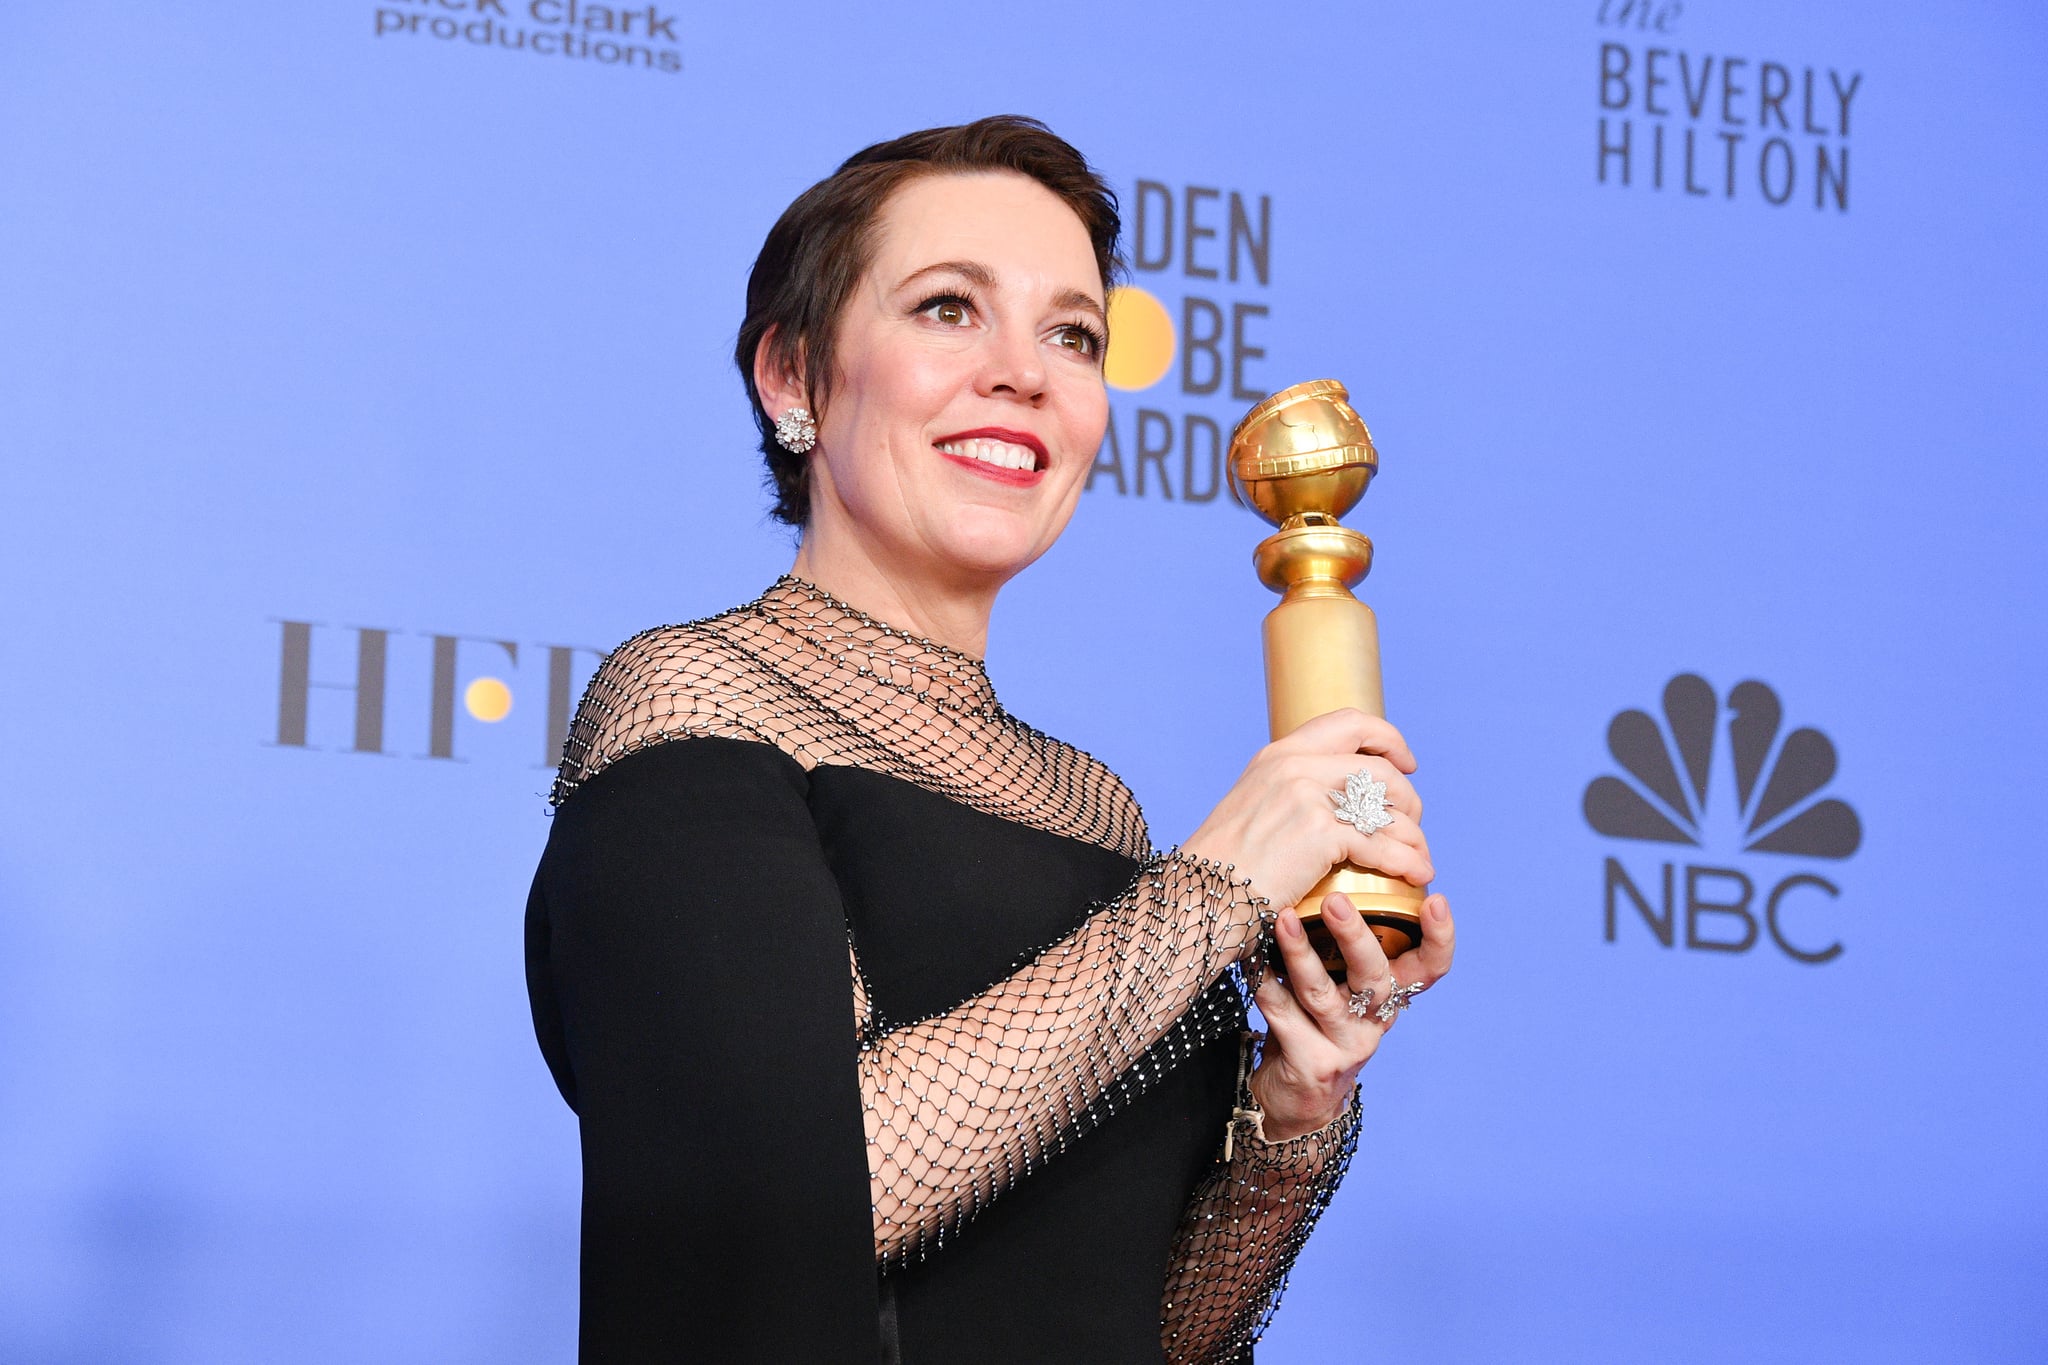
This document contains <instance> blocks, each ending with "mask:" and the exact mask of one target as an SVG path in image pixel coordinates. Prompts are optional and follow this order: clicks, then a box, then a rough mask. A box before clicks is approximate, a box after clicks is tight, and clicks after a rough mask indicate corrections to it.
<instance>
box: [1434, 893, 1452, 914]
mask: <svg viewBox="0 0 2048 1365" xmlns="http://www.w3.org/2000/svg"><path fill="white" fill-rule="evenodd" d="M1450 913H1451V911H1450V906H1449V905H1448V904H1446V902H1445V901H1444V898H1443V897H1442V896H1431V897H1430V898H1429V917H1430V918H1431V919H1434V920H1441V919H1443V918H1444V917H1445V916H1446V915H1448V914H1450Z"/></svg>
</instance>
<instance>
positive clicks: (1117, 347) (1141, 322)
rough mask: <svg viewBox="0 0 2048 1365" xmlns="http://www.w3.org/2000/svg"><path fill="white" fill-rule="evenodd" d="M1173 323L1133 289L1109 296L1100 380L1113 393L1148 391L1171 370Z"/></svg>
mask: <svg viewBox="0 0 2048 1365" xmlns="http://www.w3.org/2000/svg"><path fill="white" fill-rule="evenodd" d="M1173 349H1174V340H1173V319H1172V318H1171V317H1169V316H1168V315H1167V312H1166V305H1165V304H1163V303H1161V302H1160V301H1159V300H1158V299H1155V298H1153V297H1152V296H1151V295H1150V294H1148V293H1146V292H1145V291H1144V290H1142V289H1140V288H1138V287H1137V286H1136V285H1133V284H1127V285H1125V286H1124V287H1123V288H1121V289H1119V290H1117V291H1116V292H1115V293H1114V294H1111V295H1110V296H1109V354H1108V356H1106V357H1105V358H1104V360H1103V365H1102V377H1103V378H1104V379H1105V380H1107V381H1108V383H1109V386H1110V387H1111V388H1113V389H1149V388H1151V387H1152V386H1153V385H1154V384H1157V383H1158V382H1159V380H1160V378H1161V377H1162V376H1163V375H1165V373H1166V372H1167V370H1169V369H1170V368H1172V366H1173Z"/></svg>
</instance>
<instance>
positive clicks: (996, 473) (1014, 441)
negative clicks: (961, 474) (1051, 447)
mask: <svg viewBox="0 0 2048 1365" xmlns="http://www.w3.org/2000/svg"><path fill="white" fill-rule="evenodd" d="M961 441H1003V442H1005V443H1007V444H1009V445H1014V446H1022V447H1024V449H1026V450H1028V451H1030V452H1031V454H1032V458H1033V464H1032V467H1031V468H1029V469H1005V468H1003V467H1002V466H1000V465H992V464H989V463H987V462H986V461H983V460H974V459H969V458H968V457H966V456H964V455H953V454H949V453H948V452H946V451H944V450H940V451H939V454H941V455H944V456H945V457H946V458H947V459H949V460H951V461H952V462H953V463H954V464H957V465H964V466H966V467H967V468H968V469H971V470H973V471H974V472H975V473H977V474H979V475H981V476H982V477H984V478H988V479H993V480H995V481H996V482H997V483H1006V484H1010V485H1012V486H1013V487H1025V486H1028V485H1030V484H1034V483H1037V482H1038V481H1039V480H1040V479H1042V478H1044V477H1045V471H1046V467H1047V465H1048V464H1049V463H1050V461H1049V459H1048V457H1047V454H1046V449H1045V442H1043V441H1041V440H1039V439H1038V438H1037V437H1036V436H1033V435H1032V434H1031V433H1030V432H1028V431H1013V430H1011V429H1010V428H1008V427H976V428H974V429H973V430H972V431H959V432H954V433H953V434H952V435H950V436H941V437H940V438H939V439H938V440H936V441H934V442H932V446H933V448H934V449H937V448H938V447H939V446H942V445H953V444H955V443H957V442H961Z"/></svg>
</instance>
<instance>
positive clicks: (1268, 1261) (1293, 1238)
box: [1160, 1035, 1359, 1365]
mask: <svg viewBox="0 0 2048 1365" xmlns="http://www.w3.org/2000/svg"><path fill="white" fill-rule="evenodd" d="M1255 1036H1256V1035H1254V1037H1255ZM1358 1128H1359V1101H1358V1094H1357V1092H1356V1091H1354V1092H1353V1093H1352V1096H1351V1103H1350V1104H1349V1105H1347V1106H1346V1107H1345V1110H1344V1112H1343V1113H1342V1114H1341V1115H1339V1116H1338V1117H1337V1118H1336V1119H1335V1120H1333V1121H1332V1122H1331V1123H1330V1124H1329V1125H1328V1126H1327V1127H1324V1128H1321V1129H1319V1130H1318V1131H1316V1132H1313V1133H1304V1134H1302V1135H1301V1136H1300V1137H1295V1138H1289V1139H1286V1140H1284V1141H1281V1142H1268V1141H1266V1140H1265V1139H1264V1137H1262V1136H1261V1135H1260V1131H1259V1117H1258V1114H1257V1112H1256V1111H1255V1110H1253V1109H1252V1108H1251V1097H1250V1095H1249V1093H1248V1092H1245V1091H1244V1090H1243V1089H1242V1084H1241V1083H1240V1093H1239V1098H1238V1109H1237V1112H1236V1113H1235V1114H1234V1115H1233V1116H1232V1118H1231V1124H1230V1132H1229V1135H1228V1138H1227V1140H1226V1142H1225V1147H1224V1155H1223V1156H1222V1158H1221V1159H1219V1160H1218V1161H1217V1163H1216V1166H1215V1169H1214V1170H1213V1171H1212V1172H1211V1173H1210V1175H1209V1178H1208V1179H1207V1180H1205V1181H1203V1182H1202V1184H1201V1186H1200V1187H1199V1188H1198V1189H1197V1190H1196V1191H1195V1196H1194V1198H1193V1199H1192V1200H1190V1201H1189V1203H1188V1211H1187V1215H1186V1216H1185V1217H1184V1218H1183V1219H1182V1220H1181V1225H1180V1233H1179V1235H1178V1236H1177V1237H1176V1238H1175V1239H1174V1247H1173V1257H1172V1260H1171V1261H1170V1262H1169V1265H1168V1269H1167V1278H1166V1294H1165V1298H1164V1300H1163V1301H1162V1303H1161V1311H1160V1319H1161V1321H1160V1344H1161V1345H1162V1346H1163V1347H1164V1348H1165V1350H1166V1358H1167V1360H1168V1361H1169V1362H1170V1363H1171V1365H1212V1363H1213V1365H1224V1363H1225V1362H1232V1361H1238V1360H1245V1359H1249V1357H1248V1356H1247V1355H1246V1354H1245V1353H1246V1352H1247V1351H1248V1349H1249V1348H1250V1347H1251V1345H1252V1344H1253V1343H1254V1342H1256V1341H1257V1340H1258V1339H1259V1336H1260V1335H1261V1334H1262V1333H1263V1332H1264V1331H1265V1330H1266V1326H1267V1324H1269V1323H1270V1322H1272V1320H1273V1315H1274V1313H1275V1312H1276V1311H1278V1309H1279V1307H1280V1295H1281V1293H1282V1292H1283V1291H1284V1290H1285V1289H1286V1287H1287V1275H1288V1272H1289V1271H1290V1270H1291V1269H1293V1266H1294V1259H1295V1257H1296V1256H1298V1255H1300V1253H1301V1249H1302V1247H1303V1246H1305V1245H1306V1244H1307V1242H1308V1238H1309V1234H1310V1233H1311V1232H1313V1231H1314V1230H1315V1225H1316V1220H1317V1219H1319V1218H1321V1217H1322V1214H1323V1210H1324V1209H1326V1208H1328V1207H1329V1204H1330V1199H1331V1197H1332V1196H1333V1195H1335V1194H1336V1192H1337V1185H1338V1182H1340V1181H1341V1180H1343V1178H1344V1173H1345V1171H1346V1170H1347V1169H1348V1168H1349V1167H1350V1165H1351V1156H1352V1153H1353V1152H1354V1151H1355V1150H1356V1149H1357V1146H1358Z"/></svg>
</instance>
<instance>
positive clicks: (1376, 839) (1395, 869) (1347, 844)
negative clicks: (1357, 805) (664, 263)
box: [1344, 830, 1436, 886]
mask: <svg viewBox="0 0 2048 1365" xmlns="http://www.w3.org/2000/svg"><path fill="white" fill-rule="evenodd" d="M1389 833H1390V831H1388V830H1381V831H1379V832H1378V833H1377V834H1358V833H1351V834H1349V835H1348V837H1346V838H1345V840H1344V856H1345V857H1346V858H1348V859H1350V860H1351V861H1352V862H1354V863H1356V864H1358V865H1359V866H1360V867H1369V868H1371V869H1372V870H1373V871H1375V872H1384V873H1386V874H1387V875H1388V876H1389V877H1399V878H1400V879H1401V880H1402V881H1405V882H1408V883H1411V884H1412V885H1415V886H1428V885H1429V884H1430V882H1431V881H1432V880H1433V879H1434V878H1435V877H1436V865H1435V864H1434V863H1432V862H1431V861H1430V858H1429V848H1428V846H1427V845H1424V846H1423V847H1421V848H1417V847H1416V846H1415V845H1414V844H1408V843H1403V842H1402V841H1401V840H1399V839H1390V838H1388V837H1387V835H1388V834H1389Z"/></svg>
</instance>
